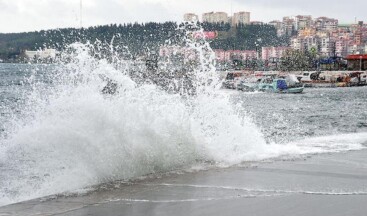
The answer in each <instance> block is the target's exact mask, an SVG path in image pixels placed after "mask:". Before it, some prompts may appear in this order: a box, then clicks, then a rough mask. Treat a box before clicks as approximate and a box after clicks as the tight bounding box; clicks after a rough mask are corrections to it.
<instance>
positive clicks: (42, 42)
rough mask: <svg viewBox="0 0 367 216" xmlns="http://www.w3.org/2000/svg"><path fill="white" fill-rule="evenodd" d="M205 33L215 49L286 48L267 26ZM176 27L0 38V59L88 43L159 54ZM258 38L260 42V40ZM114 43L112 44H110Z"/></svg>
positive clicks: (222, 27) (218, 27) (175, 36)
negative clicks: (213, 35) (210, 35)
mask: <svg viewBox="0 0 367 216" xmlns="http://www.w3.org/2000/svg"><path fill="white" fill-rule="evenodd" d="M201 25H202V27H203V28H204V30H205V31H218V32H219V37H218V38H217V39H215V40H213V41H211V46H212V48H214V49H226V50H228V49H252V50H254V49H255V48H256V43H257V44H258V47H261V46H278V45H284V44H286V41H287V40H286V39H284V38H278V37H277V35H276V31H275V29H274V27H272V26H269V25H239V26H230V25H229V24H223V23H222V24H211V23H202V24H201ZM177 29H178V24H177V23H174V22H166V23H145V24H138V23H135V24H123V25H116V24H114V25H104V26H95V27H89V28H85V29H84V28H83V29H73V28H65V29H56V30H47V31H39V32H38V31H36V32H25V33H11V34H0V59H3V60H5V61H9V60H10V61H14V60H16V59H17V58H19V56H20V55H21V54H22V52H23V51H24V50H36V49H41V48H43V47H48V48H55V49H57V50H63V49H64V47H65V46H66V45H67V44H70V43H73V42H83V43H85V42H87V41H89V42H91V43H94V42H96V41H97V40H98V41H101V42H102V43H101V44H110V43H111V42H113V44H112V45H113V46H116V47H118V46H117V45H123V46H128V47H129V51H130V52H131V54H132V55H139V54H141V53H144V52H145V50H147V49H149V50H158V47H159V46H160V45H162V44H164V43H165V42H166V41H167V40H170V41H171V42H172V43H175V42H176V41H178V40H179V37H180V36H179V35H180V32H179V30H177ZM260 38H261V40H259V39H260ZM112 39H113V40H112Z"/></svg>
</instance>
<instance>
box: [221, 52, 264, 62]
mask: <svg viewBox="0 0 367 216" xmlns="http://www.w3.org/2000/svg"><path fill="white" fill-rule="evenodd" d="M214 53H215V58H216V60H217V61H218V62H232V61H233V60H246V59H255V58H256V57H257V53H256V51H255V50H223V49H216V50H214Z"/></svg>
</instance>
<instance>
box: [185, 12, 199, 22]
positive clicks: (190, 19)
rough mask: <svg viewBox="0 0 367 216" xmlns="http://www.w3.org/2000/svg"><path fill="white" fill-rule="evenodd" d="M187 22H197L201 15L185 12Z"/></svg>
mask: <svg viewBox="0 0 367 216" xmlns="http://www.w3.org/2000/svg"><path fill="white" fill-rule="evenodd" d="M184 21H185V22H196V21H199V16H198V15H196V14H194V13H186V14H184Z"/></svg>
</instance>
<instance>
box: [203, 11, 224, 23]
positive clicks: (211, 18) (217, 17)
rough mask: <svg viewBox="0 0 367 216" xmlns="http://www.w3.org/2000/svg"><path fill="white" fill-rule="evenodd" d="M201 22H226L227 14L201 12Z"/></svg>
mask: <svg viewBox="0 0 367 216" xmlns="http://www.w3.org/2000/svg"><path fill="white" fill-rule="evenodd" d="M203 22H209V23H222V22H223V23H228V15H227V13H225V12H209V13H204V14H203Z"/></svg>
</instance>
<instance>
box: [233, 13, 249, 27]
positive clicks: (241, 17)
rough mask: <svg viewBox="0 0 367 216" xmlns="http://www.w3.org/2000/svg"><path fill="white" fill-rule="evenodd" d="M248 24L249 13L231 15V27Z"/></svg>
mask: <svg viewBox="0 0 367 216" xmlns="http://www.w3.org/2000/svg"><path fill="white" fill-rule="evenodd" d="M237 24H250V12H245V11H242V12H237V13H234V14H233V17H232V25H237Z"/></svg>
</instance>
